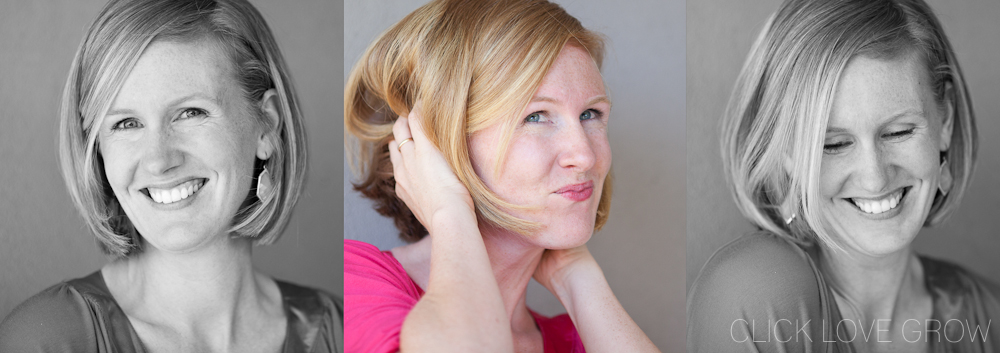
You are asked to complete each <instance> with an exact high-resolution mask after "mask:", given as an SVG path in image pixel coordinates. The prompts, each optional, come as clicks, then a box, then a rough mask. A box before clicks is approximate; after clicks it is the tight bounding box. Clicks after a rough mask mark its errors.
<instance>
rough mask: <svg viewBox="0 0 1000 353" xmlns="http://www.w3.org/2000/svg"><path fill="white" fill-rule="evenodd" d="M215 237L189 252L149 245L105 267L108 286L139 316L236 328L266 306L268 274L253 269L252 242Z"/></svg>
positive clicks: (184, 324)
mask: <svg viewBox="0 0 1000 353" xmlns="http://www.w3.org/2000/svg"><path fill="white" fill-rule="evenodd" d="M216 239H220V240H219V241H218V244H211V245H210V246H205V247H202V248H200V249H197V250H195V251H190V252H168V251H162V250H159V249H156V248H154V247H153V246H149V245H147V246H146V247H145V249H144V251H143V253H141V254H139V255H138V256H136V257H133V258H130V259H126V260H122V261H118V262H115V263H112V264H109V265H108V266H106V267H105V269H104V274H105V278H106V280H107V282H108V285H109V288H112V289H113V290H112V293H114V294H115V298H116V299H117V300H118V301H119V304H120V305H121V306H122V308H123V309H124V310H125V311H126V313H127V314H129V316H130V317H135V318H137V319H139V320H143V321H146V322H149V323H157V324H164V325H168V326H173V327H178V328H181V329H182V330H183V329H188V330H193V331H197V330H207V329H208V328H209V327H211V328H214V329H215V330H218V329H219V328H232V327H233V326H234V323H238V322H240V319H241V317H240V314H241V313H247V312H259V311H255V310H253V309H254V308H255V307H256V308H260V307H261V306H262V305H264V303H265V300H266V298H267V296H266V295H264V290H265V284H266V283H265V281H264V280H265V279H266V277H264V276H261V275H257V274H256V273H255V271H254V270H253V266H252V263H251V259H250V254H251V244H250V242H249V241H248V240H246V239H242V238H240V239H233V238H230V237H229V236H219V237H217V238H216ZM248 309H249V310H248ZM215 330H212V332H215Z"/></svg>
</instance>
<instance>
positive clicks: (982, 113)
mask: <svg viewBox="0 0 1000 353" xmlns="http://www.w3.org/2000/svg"><path fill="white" fill-rule="evenodd" d="M928 3H930V5H931V7H932V8H933V9H934V11H935V13H936V14H937V15H938V19H939V20H940V21H941V23H942V25H943V26H944V29H945V33H946V34H947V35H948V37H949V39H951V41H952V45H953V46H954V47H955V50H956V52H957V53H956V55H957V56H958V61H959V64H961V66H962V69H963V70H964V73H965V79H966V80H967V81H968V86H969V91H970V92H971V93H972V102H973V107H974V108H975V113H976V114H977V116H976V117H977V123H978V126H979V136H980V138H981V139H980V142H981V143H980V146H979V147H980V149H979V152H980V154H979V159H978V169H977V170H976V173H975V175H974V176H973V181H972V184H971V185H970V187H969V189H968V191H967V193H966V196H965V199H964V201H963V202H962V205H961V207H960V208H959V210H958V211H957V212H956V213H955V214H954V215H953V217H951V219H950V220H949V221H947V222H945V223H944V224H942V225H940V226H938V227H936V228H931V229H924V230H923V231H922V232H921V233H920V235H919V236H918V237H917V239H916V241H915V243H914V247H915V248H916V250H917V251H918V252H920V253H922V254H926V255H932V256H935V257H939V258H944V259H948V260H951V261H954V262H957V263H959V264H962V265H964V266H966V267H967V268H969V269H971V270H973V271H975V272H977V273H979V274H981V275H985V276H987V277H988V278H991V279H992V280H993V281H995V282H998V283H1000V271H997V268H998V266H1000V257H997V256H996V251H997V249H1000V237H997V230H998V229H1000V217H998V215H1000V189H998V188H997V187H996V185H997V184H1000V119H998V115H1000V99H997V98H998V97H1000V65H998V64H997V61H998V59H1000V40H998V38H1000V21H997V17H998V16H1000V2H997V1H995V0H966V1H947V0H932V1H931V0H929V1H928ZM779 4H780V1H778V0H766V1H753V2H748V1H742V0H700V1H691V2H689V3H688V8H687V19H688V22H687V23H688V26H687V41H688V51H687V55H688V57H687V59H688V60H687V62H688V65H687V94H688V100H687V111H688V124H687V137H688V139H687V141H688V155H687V168H688V169H687V170H688V178H687V186H688V187H687V195H688V196H687V200H688V203H687V207H688V212H687V215H688V219H687V227H688V228H687V283H688V284H689V285H690V284H691V282H692V281H694V279H695V278H696V276H697V274H698V271H700V270H701V267H702V266H703V265H704V263H705V261H707V260H708V257H709V256H711V254H712V253H713V252H714V251H715V250H716V249H718V248H719V247H721V246H722V245H724V244H726V243H728V242H729V241H730V240H732V239H735V238H737V237H739V236H740V235H743V234H745V233H747V232H749V231H752V230H753V229H754V228H753V226H752V225H751V224H750V223H749V222H748V221H746V220H744V219H743V217H742V216H741V214H740V213H739V210H737V208H736V206H735V204H734V203H733V201H732V198H731V197H730V196H729V189H728V186H726V183H725V178H724V176H723V174H722V173H723V171H722V161H721V158H720V152H719V132H718V130H719V129H718V126H719V120H720V119H721V116H722V113H723V110H724V109H725V105H726V102H727V101H728V99H729V94H730V92H731V91H732V88H733V84H734V83H735V81H736V76H737V74H739V70H740V67H741V65H742V64H743V60H744V59H745V58H746V55H747V53H748V52H749V50H750V45H751V44H753V40H754V39H755V38H756V35H757V33H758V32H759V31H760V29H761V28H762V27H763V25H764V21H765V20H766V19H767V16H769V15H770V14H771V13H772V12H773V11H775V10H777V8H778V5H779Z"/></svg>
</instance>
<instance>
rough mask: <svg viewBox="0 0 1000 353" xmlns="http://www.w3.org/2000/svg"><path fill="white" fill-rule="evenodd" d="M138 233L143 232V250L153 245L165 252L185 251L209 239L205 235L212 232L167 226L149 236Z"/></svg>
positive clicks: (198, 246)
mask: <svg viewBox="0 0 1000 353" xmlns="http://www.w3.org/2000/svg"><path fill="white" fill-rule="evenodd" d="M140 234H144V235H143V243H144V246H145V247H147V248H146V249H145V251H149V247H153V248H156V249H157V250H160V251H165V252H171V253H186V252H190V251H193V250H195V249H198V248H200V247H201V246H202V245H204V244H206V243H208V242H209V241H210V240H211V239H210V237H209V236H206V235H207V234H212V233H210V232H208V231H197V230H193V229H185V228H174V229H169V228H168V229H165V230H163V231H160V232H157V234H151V235H149V236H146V235H145V234H146V233H142V232H140Z"/></svg>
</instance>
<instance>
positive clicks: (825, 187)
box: [819, 156, 851, 200]
mask: <svg viewBox="0 0 1000 353" xmlns="http://www.w3.org/2000/svg"><path fill="white" fill-rule="evenodd" d="M847 170H851V167H850V158H844V157H843V156H823V160H822V161H821V162H820V167H819V192H820V194H821V195H823V200H830V199H832V198H834V197H835V196H836V195H837V194H839V193H840V191H841V189H843V186H844V184H845V183H846V182H847V177H848V175H847V173H845V172H844V171H847Z"/></svg>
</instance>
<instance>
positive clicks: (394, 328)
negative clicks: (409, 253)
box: [344, 240, 423, 352]
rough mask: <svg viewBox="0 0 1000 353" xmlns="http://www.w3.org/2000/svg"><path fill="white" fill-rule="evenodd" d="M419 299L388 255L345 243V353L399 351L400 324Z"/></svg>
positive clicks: (368, 246) (419, 293)
mask: <svg viewBox="0 0 1000 353" xmlns="http://www.w3.org/2000/svg"><path fill="white" fill-rule="evenodd" d="M422 295H423V291H422V290H420V288H419V287H417V286H416V284H414V283H413V281H412V280H411V279H410V277H409V276H408V275H407V274H406V270H405V269H403V266H402V265H400V264H399V261H396V259H395V258H394V257H392V255H391V254H390V253H385V252H382V251H380V250H379V249H378V248H376V247H375V246H373V245H371V244H367V243H363V242H360V241H356V240H344V349H345V351H347V352H396V351H398V350H399V332H400V330H401V329H402V327H403V320H404V319H406V314H407V313H409V312H410V310H411V309H413V306H414V305H416V304H417V301H418V300H420V297H421V296H422Z"/></svg>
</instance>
